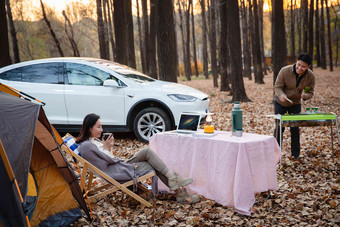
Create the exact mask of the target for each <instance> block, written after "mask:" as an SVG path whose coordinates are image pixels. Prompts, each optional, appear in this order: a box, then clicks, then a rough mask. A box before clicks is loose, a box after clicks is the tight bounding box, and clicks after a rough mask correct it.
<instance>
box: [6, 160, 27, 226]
mask: <svg viewBox="0 0 340 227" xmlns="http://www.w3.org/2000/svg"><path fill="white" fill-rule="evenodd" d="M0 184H1V194H2V195H5V196H1V197H0V204H1V206H0V226H27V222H26V217H25V213H24V212H23V210H22V203H21V201H20V196H19V194H18V191H17V189H16V187H15V185H14V182H13V181H12V180H10V177H9V175H8V173H7V171H6V168H5V164H4V161H3V160H2V158H0Z"/></svg>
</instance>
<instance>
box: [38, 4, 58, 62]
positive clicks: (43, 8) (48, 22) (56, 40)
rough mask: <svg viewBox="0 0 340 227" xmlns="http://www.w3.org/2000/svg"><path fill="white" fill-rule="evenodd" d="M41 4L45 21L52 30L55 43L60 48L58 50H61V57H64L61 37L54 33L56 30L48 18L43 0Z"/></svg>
mask: <svg viewBox="0 0 340 227" xmlns="http://www.w3.org/2000/svg"><path fill="white" fill-rule="evenodd" d="M40 4H41V9H42V13H43V18H44V21H45V22H46V25H47V27H48V29H49V30H50V33H51V35H52V38H53V40H54V42H55V45H56V47H57V49H58V52H59V55H60V56H61V57H64V53H63V50H62V49H61V46H60V42H59V39H58V38H57V35H56V34H55V33H54V30H53V28H52V26H51V23H50V21H49V20H48V19H47V15H46V12H45V7H44V3H43V2H42V0H40Z"/></svg>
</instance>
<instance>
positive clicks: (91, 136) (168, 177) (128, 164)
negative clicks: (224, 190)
mask: <svg viewBox="0 0 340 227" xmlns="http://www.w3.org/2000/svg"><path fill="white" fill-rule="evenodd" d="M102 133H103V128H102V122H101V120H100V117H99V116H98V115H96V114H93V113H92V114H88V115H86V117H85V118H84V121H83V125H82V129H81V131H80V134H79V137H78V138H77V139H76V142H77V143H78V144H80V147H79V151H80V154H81V156H82V157H84V158H85V159H86V160H88V161H89V162H90V163H92V164H93V165H95V166H96V167H98V168H99V169H100V170H102V171H103V172H104V173H106V174H108V175H109V176H110V177H112V178H113V179H115V180H117V181H128V180H131V179H133V180H136V179H137V178H138V177H139V176H142V175H144V174H146V173H148V172H151V171H155V172H156V175H157V176H158V177H159V178H160V179H161V181H162V182H163V183H164V184H165V185H167V186H168V187H169V189H170V190H171V191H175V193H176V200H177V201H178V202H181V203H183V202H189V203H196V202H198V201H199V200H200V199H199V196H197V195H191V194H189V193H187V191H186V190H185V189H184V188H182V187H184V186H187V185H188V184H190V183H191V182H192V179H191V178H183V177H181V176H179V175H178V174H177V173H172V172H170V171H169V169H168V168H167V166H166V165H165V164H164V162H163V161H162V160H161V159H160V158H159V157H158V156H157V154H156V153H154V152H153V151H152V150H151V149H150V148H144V149H142V150H140V151H139V152H137V153H135V154H134V155H133V156H132V157H131V158H130V159H129V160H127V161H125V162H124V161H123V160H122V159H120V158H117V157H115V156H114V155H113V154H112V152H111V148H112V147H113V145H114V137H113V134H111V135H110V136H109V137H108V138H107V139H106V140H100V139H99V138H101V136H102ZM152 188H153V192H154V193H156V188H157V181H156V180H155V179H153V187H152Z"/></svg>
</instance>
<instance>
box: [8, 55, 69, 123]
mask: <svg viewBox="0 0 340 227" xmlns="http://www.w3.org/2000/svg"><path fill="white" fill-rule="evenodd" d="M1 77H3V79H4V80H6V81H8V83H7V82H6V84H7V85H9V86H12V87H13V88H15V89H17V90H19V91H22V92H24V93H26V94H28V95H30V96H33V97H34V98H36V99H38V100H40V101H42V102H44V103H46V105H45V106H44V110H45V113H46V115H47V117H48V119H49V120H50V122H51V123H52V124H67V114H66V107H65V103H64V76H63V63H61V62H47V63H38V64H32V65H26V66H22V67H18V68H15V69H12V70H9V71H7V72H3V73H2V74H1Z"/></svg>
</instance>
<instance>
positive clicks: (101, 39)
mask: <svg viewBox="0 0 340 227" xmlns="http://www.w3.org/2000/svg"><path fill="white" fill-rule="evenodd" d="M96 4H97V26H98V28H97V29H98V40H99V55H100V58H103V59H107V60H109V59H110V58H109V55H108V50H107V48H106V45H105V44H106V43H105V32H104V30H105V28H104V21H103V8H102V1H101V0H97V1H96Z"/></svg>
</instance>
